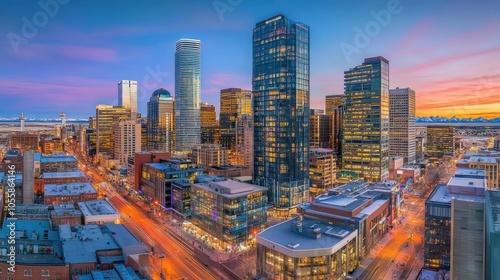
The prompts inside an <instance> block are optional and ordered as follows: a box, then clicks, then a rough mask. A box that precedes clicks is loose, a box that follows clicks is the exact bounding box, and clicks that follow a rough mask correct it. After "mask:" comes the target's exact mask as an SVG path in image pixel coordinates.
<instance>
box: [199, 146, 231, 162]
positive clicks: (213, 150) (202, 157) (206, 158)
mask: <svg viewBox="0 0 500 280" xmlns="http://www.w3.org/2000/svg"><path fill="white" fill-rule="evenodd" d="M191 161H192V162H193V163H194V164H196V165H199V166H204V167H207V166H223V165H228V164H229V159H228V150H227V149H226V148H223V147H222V146H221V145H220V144H202V145H199V146H197V147H195V148H193V150H192V153H191Z"/></svg>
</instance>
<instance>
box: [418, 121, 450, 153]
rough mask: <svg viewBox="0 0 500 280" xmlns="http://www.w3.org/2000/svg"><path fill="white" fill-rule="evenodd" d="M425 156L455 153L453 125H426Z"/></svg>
mask: <svg viewBox="0 0 500 280" xmlns="http://www.w3.org/2000/svg"><path fill="white" fill-rule="evenodd" d="M425 154H426V156H427V157H437V158H442V157H443V156H454V155H455V127H454V126H428V127H427V146H426V149H425Z"/></svg>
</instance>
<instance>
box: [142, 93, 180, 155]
mask: <svg viewBox="0 0 500 280" xmlns="http://www.w3.org/2000/svg"><path fill="white" fill-rule="evenodd" d="M147 143H148V145H147V150H148V151H165V152H174V151H175V105H174V97H173V96H172V95H170V92H168V91H167V90H166V89H163V88H160V89H157V90H155V91H154V92H153V95H152V96H151V98H150V99H149V102H148V122H147Z"/></svg>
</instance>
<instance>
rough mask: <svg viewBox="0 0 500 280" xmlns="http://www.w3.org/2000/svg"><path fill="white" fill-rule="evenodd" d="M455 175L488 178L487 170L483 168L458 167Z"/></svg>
mask: <svg viewBox="0 0 500 280" xmlns="http://www.w3.org/2000/svg"><path fill="white" fill-rule="evenodd" d="M455 177H468V178H486V171H484V170H483V169H472V168H458V169H457V171H456V172H455Z"/></svg>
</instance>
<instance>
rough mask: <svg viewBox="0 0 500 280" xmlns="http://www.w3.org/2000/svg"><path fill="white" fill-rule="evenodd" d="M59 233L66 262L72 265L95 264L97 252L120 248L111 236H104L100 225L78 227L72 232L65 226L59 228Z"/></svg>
mask: <svg viewBox="0 0 500 280" xmlns="http://www.w3.org/2000/svg"><path fill="white" fill-rule="evenodd" d="M59 232H60V234H61V241H62V247H63V252H64V260H65V261H66V262H69V263H72V264H75V263H88V262H95V261H96V258H97V256H96V251H98V250H116V249H119V248H120V247H119V246H118V244H117V243H116V242H115V240H114V239H113V237H112V236H111V235H110V234H103V232H102V230H101V228H100V227H99V226H98V225H84V226H78V227H75V230H74V231H72V230H71V228H70V226H69V225H68V224H65V225H60V226H59Z"/></svg>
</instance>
